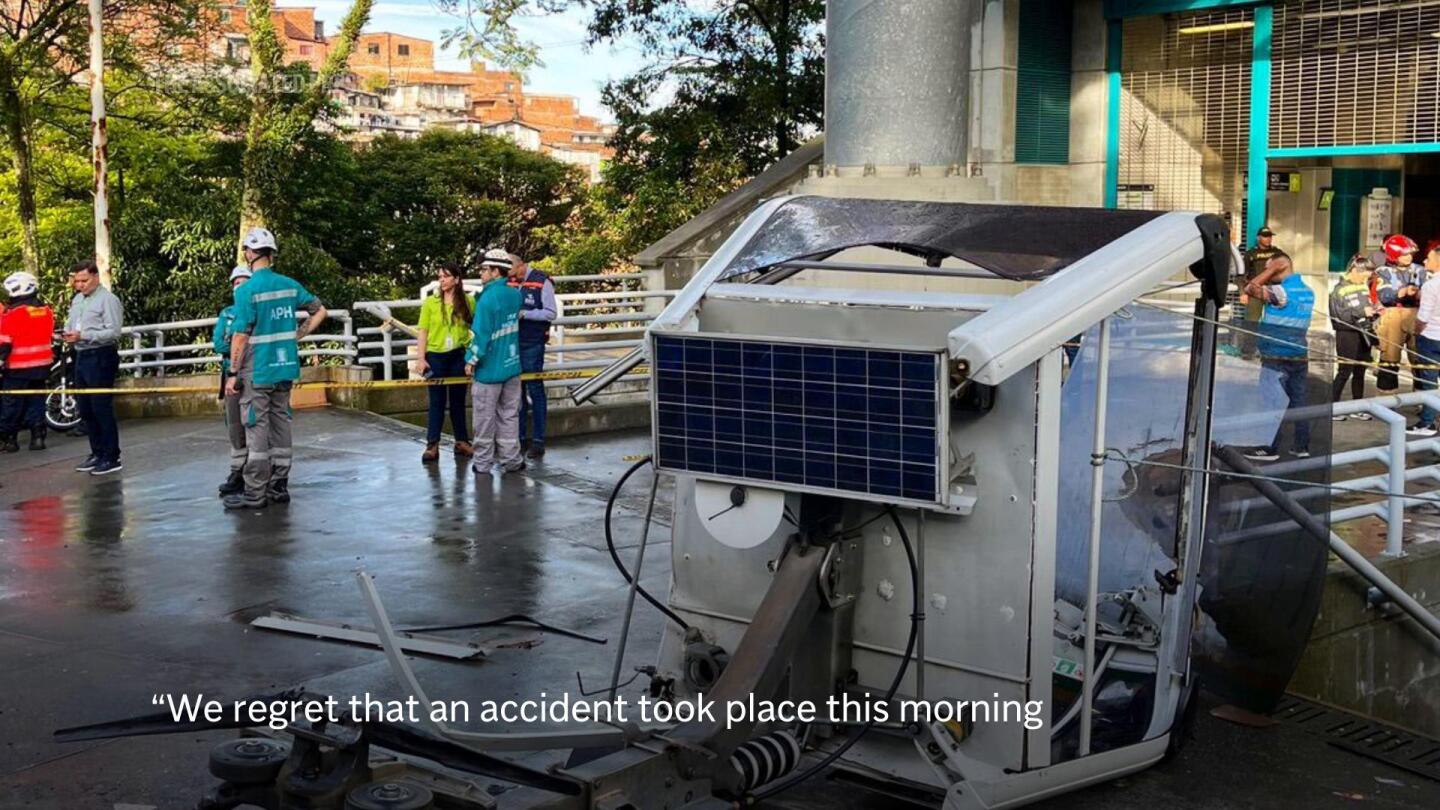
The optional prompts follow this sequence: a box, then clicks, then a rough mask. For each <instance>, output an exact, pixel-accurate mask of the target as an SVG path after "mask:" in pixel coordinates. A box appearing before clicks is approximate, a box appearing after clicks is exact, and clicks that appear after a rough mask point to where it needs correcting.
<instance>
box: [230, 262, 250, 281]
mask: <svg viewBox="0 0 1440 810" xmlns="http://www.w3.org/2000/svg"><path fill="white" fill-rule="evenodd" d="M253 275H255V274H254V273H252V272H251V271H250V268H249V267H247V266H246V265H243V264H237V265H235V269H234V270H231V271H230V283H231V284H234V283H235V279H237V278H250V277H251V276H253Z"/></svg>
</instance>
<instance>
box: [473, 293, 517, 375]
mask: <svg viewBox="0 0 1440 810" xmlns="http://www.w3.org/2000/svg"><path fill="white" fill-rule="evenodd" d="M523 300H524V297H523V296H522V295H521V294H520V291H519V290H517V289H515V288H513V287H510V286H507V285H506V283H505V277H504V276H501V277H500V278H497V279H494V280H493V281H491V282H489V283H488V284H486V285H485V287H484V289H482V290H481V291H480V298H479V300H477V301H476V302H475V317H474V318H473V319H472V320H471V322H470V347H469V348H468V349H466V350H465V362H466V363H473V364H474V365H475V382H478V383H486V384H491V385H493V384H495V383H503V382H505V381H507V380H509V379H511V378H512V377H516V376H518V375H519V374H520V305H521V303H522V302H523Z"/></svg>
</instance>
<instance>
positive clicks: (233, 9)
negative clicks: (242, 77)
mask: <svg viewBox="0 0 1440 810" xmlns="http://www.w3.org/2000/svg"><path fill="white" fill-rule="evenodd" d="M218 13H219V16H220V30H221V31H222V32H223V34H222V36H223V41H222V42H221V43H219V44H218V48H219V49H223V52H220V53H217V55H218V56H224V57H226V58H229V59H233V60H235V61H239V62H245V61H249V59H250V44H249V41H248V37H249V35H250V25H249V23H248V22H247V21H246V17H245V14H246V8H245V4H244V3H237V2H233V0H224V2H221V3H220V8H219V11H218ZM270 19H271V20H273V21H274V23H275V32H276V33H277V34H279V35H280V42H281V43H282V44H283V45H284V46H285V62H286V63H287V64H294V63H295V62H305V63H307V64H309V65H310V67H311V68H312V69H315V70H319V69H320V66H321V65H323V64H325V57H326V56H328V55H329V54H330V42H329V40H328V38H327V37H326V36H325V23H323V22H321V21H320V20H317V19H315V9H314V8H313V7H306V6H297V7H286V8H278V7H277V8H274V9H272V10H271V12H270Z"/></svg>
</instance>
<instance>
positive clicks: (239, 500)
mask: <svg viewBox="0 0 1440 810" xmlns="http://www.w3.org/2000/svg"><path fill="white" fill-rule="evenodd" d="M221 503H223V504H224V505H225V509H226V510H227V511H228V510H231V509H264V508H265V505H266V503H267V501H266V500H265V496H264V495H260V496H258V497H251V496H250V495H249V494H247V493H244V492H240V493H237V494H235V495H226V496H225V499H224V500H223V501H221Z"/></svg>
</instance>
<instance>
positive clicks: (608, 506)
mask: <svg viewBox="0 0 1440 810" xmlns="http://www.w3.org/2000/svg"><path fill="white" fill-rule="evenodd" d="M652 463H654V460H653V459H652V458H651V457H650V456H646V457H645V458H642V459H640V460H639V461H637V462H635V463H634V464H633V465H631V466H630V469H628V470H626V471H625V474H624V475H621V476H620V480H619V481H616V482H615V488H614V489H612V490H610V500H608V501H606V502H605V547H606V548H608V549H610V559H611V561H612V562H614V563H615V567H616V568H617V569H619V570H620V576H622V577H625V584H626V585H629V584H630V583H632V582H634V581H635V580H634V578H633V577H631V576H630V569H628V568H626V567H625V563H623V562H621V561H620V553H619V552H618V551H616V550H615V537H614V536H613V535H612V534H611V533H610V518H611V515H612V514H614V512H615V500H616V499H617V498H619V497H620V489H621V488H622V487H624V486H625V482H626V481H628V480H630V476H632V475H634V474H635V473H636V472H638V471H639V470H640V468H641V467H644V466H645V465H646V464H652ZM635 591H636V592H637V593H639V594H640V595H641V596H643V597H645V601H646V602H649V603H650V604H652V605H654V606H655V609H656V610H658V611H660V612H661V613H664V614H665V615H666V616H668V617H670V620H671V621H673V622H675V623H676V624H678V625H680V629H681V630H689V629H690V625H689V624H686V622H685V620H684V619H682V618H680V617H679V616H677V615H675V612H674V611H672V610H671V609H670V608H668V607H665V605H664V603H662V602H660V600H658V599H656V598H655V597H653V596H651V595H650V592H649V591H647V590H645V586H643V585H636V586H635Z"/></svg>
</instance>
